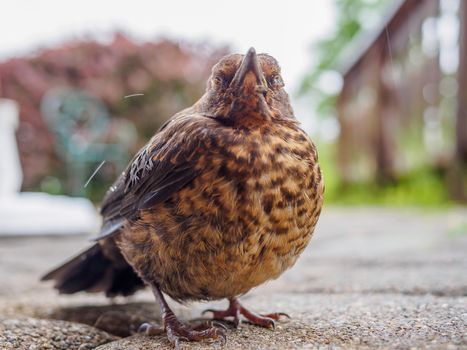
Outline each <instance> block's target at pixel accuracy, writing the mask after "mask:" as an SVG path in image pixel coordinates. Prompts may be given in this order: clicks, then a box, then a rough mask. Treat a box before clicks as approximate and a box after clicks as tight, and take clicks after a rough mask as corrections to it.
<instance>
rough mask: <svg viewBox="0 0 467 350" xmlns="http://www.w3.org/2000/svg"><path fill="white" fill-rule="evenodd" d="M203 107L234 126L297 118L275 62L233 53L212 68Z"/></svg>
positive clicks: (265, 57)
mask: <svg viewBox="0 0 467 350" xmlns="http://www.w3.org/2000/svg"><path fill="white" fill-rule="evenodd" d="M199 105H200V107H201V108H202V109H203V110H204V111H205V112H206V113H207V114H209V115H211V116H212V117H214V118H216V119H219V120H222V121H223V122H226V123H229V124H232V125H245V124H249V123H262V122H265V121H266V122H267V121H272V120H274V119H294V116H293V111H292V107H291V106H290V101H289V96H288V95H287V93H286V92H285V90H284V82H283V80H282V77H281V70H280V67H279V64H278V63H277V61H276V59H275V58H274V57H272V56H269V55H267V54H259V55H257V54H256V51H255V49H254V48H250V49H249V50H248V52H247V53H246V55H240V54H232V55H228V56H225V57H224V58H222V59H221V60H220V61H219V62H218V63H217V64H216V65H215V66H214V67H213V68H212V74H211V76H210V77H209V80H208V84H207V88H206V93H205V95H204V96H203V97H202V99H201V100H200V102H199Z"/></svg>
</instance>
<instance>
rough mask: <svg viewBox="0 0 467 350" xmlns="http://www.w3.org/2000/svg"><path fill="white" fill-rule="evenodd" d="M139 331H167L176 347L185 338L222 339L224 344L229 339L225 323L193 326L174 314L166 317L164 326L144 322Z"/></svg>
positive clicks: (160, 332) (151, 332)
mask: <svg viewBox="0 0 467 350" xmlns="http://www.w3.org/2000/svg"><path fill="white" fill-rule="evenodd" d="M138 332H139V333H143V334H146V335H161V334H164V333H166V334H167V339H168V340H169V342H170V343H171V344H172V345H173V346H175V348H178V347H179V344H180V341H183V340H185V341H202V340H206V339H213V340H216V339H220V340H221V343H222V345H224V344H225V342H226V340H227V338H226V335H225V327H224V326H223V325H217V324H216V323H214V322H204V323H202V324H200V325H197V326H194V327H191V326H189V325H186V324H184V323H182V322H180V321H179V320H178V319H177V318H176V317H175V315H173V314H172V315H170V314H169V315H167V316H166V317H164V327H161V326H158V325H153V324H149V323H143V324H142V325H141V326H140V327H139V330H138Z"/></svg>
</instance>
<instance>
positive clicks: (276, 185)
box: [122, 125, 324, 300]
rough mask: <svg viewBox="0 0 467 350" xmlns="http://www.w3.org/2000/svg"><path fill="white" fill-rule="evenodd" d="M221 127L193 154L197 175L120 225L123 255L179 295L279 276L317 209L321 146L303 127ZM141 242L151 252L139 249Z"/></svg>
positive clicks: (221, 293) (203, 295)
mask: <svg viewBox="0 0 467 350" xmlns="http://www.w3.org/2000/svg"><path fill="white" fill-rule="evenodd" d="M216 135H217V137H215V138H214V137H211V138H210V141H209V144H208V145H206V150H205V151H203V152H202V154H201V155H200V159H199V161H198V162H197V166H198V168H199V169H198V170H199V174H200V175H199V176H198V177H197V178H196V179H195V180H194V181H193V182H191V183H190V184H189V185H188V186H187V187H186V188H184V189H182V190H181V191H179V192H178V193H176V194H175V195H173V196H172V197H171V199H170V200H169V201H168V202H166V203H164V204H161V205H158V206H157V207H156V208H153V209H151V210H148V211H145V212H143V213H142V215H141V216H142V219H143V220H142V222H145V224H144V225H141V224H139V223H138V222H136V223H133V224H132V225H131V226H129V227H127V229H126V231H125V232H124V233H123V243H124V244H123V246H124V249H122V250H123V252H124V254H125V256H126V258H127V260H129V261H130V262H131V263H132V264H133V265H137V270H138V271H140V274H141V275H142V277H143V278H144V279H146V280H147V281H155V282H157V283H159V285H160V286H161V288H162V290H163V291H164V292H165V293H167V294H169V295H170V296H171V297H173V298H175V299H178V300H186V299H221V298H226V297H233V296H237V295H241V294H243V293H246V292H247V291H248V290H250V289H251V288H253V287H255V286H257V285H259V284H261V283H263V282H265V281H267V280H269V279H273V278H277V277H278V276H279V275H280V274H281V273H282V272H284V271H285V270H286V269H287V268H289V267H291V266H292V265H293V264H294V263H295V261H296V259H297V257H298V256H299V254H300V253H301V252H302V251H303V249H304V248H305V247H306V245H307V244H308V242H309V240H310V238H311V235H312V233H313V230H314V227H315V225H316V222H317V220H318V216H319V214H320V211H321V206H322V200H323V187H324V186H323V181H322V177H321V171H320V169H319V166H318V162H317V154H316V149H315V146H314V145H313V144H312V142H311V141H310V140H309V138H308V136H307V135H306V134H305V133H304V132H303V131H302V130H301V129H299V128H298V127H296V126H294V125H292V126H290V125H288V126H283V125H282V126H278V127H277V128H266V129H258V130H254V131H251V130H250V131H248V132H235V133H233V132H232V131H229V130H227V131H225V132H224V134H222V133H220V132H217V134H216ZM150 221H152V225H147V222H150ZM138 245H139V246H138ZM132 247H133V248H132ZM136 247H144V249H146V250H147V252H148V254H150V255H151V259H147V258H146V259H140V258H138V254H133V252H132V249H137V248H136Z"/></svg>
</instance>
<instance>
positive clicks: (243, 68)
mask: <svg viewBox="0 0 467 350" xmlns="http://www.w3.org/2000/svg"><path fill="white" fill-rule="evenodd" d="M231 85H233V87H234V88H235V89H240V88H246V87H251V88H253V89H255V90H256V91H261V90H262V89H264V88H265V87H266V86H265V78H264V74H263V71H262V69H261V66H260V64H259V61H258V56H257V55H256V51H255V49H254V48H253V47H251V48H250V49H249V50H248V52H247V54H246V55H245V57H244V58H243V60H242V63H241V64H240V67H238V69H237V72H236V73H235V76H234V78H233V79H232V82H231ZM258 88H259V89H258Z"/></svg>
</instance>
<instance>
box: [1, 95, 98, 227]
mask: <svg viewBox="0 0 467 350" xmlns="http://www.w3.org/2000/svg"><path fill="white" fill-rule="evenodd" d="M18 112H19V109H18V105H17V103H15V102H14V101H12V100H8V99H0V236H5V235H38V234H48V235H49V234H73V233H92V232H95V231H96V230H97V228H98V226H99V222H100V219H99V216H98V215H97V213H96V210H95V208H94V206H93V205H92V203H91V202H90V201H89V200H87V199H85V198H72V197H66V196H53V195H49V194H46V193H31V192H23V193H20V192H19V191H20V188H21V183H22V179H23V173H22V170H21V164H20V161H19V154H18V147H17V144H16V138H15V131H16V128H17V126H18Z"/></svg>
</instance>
